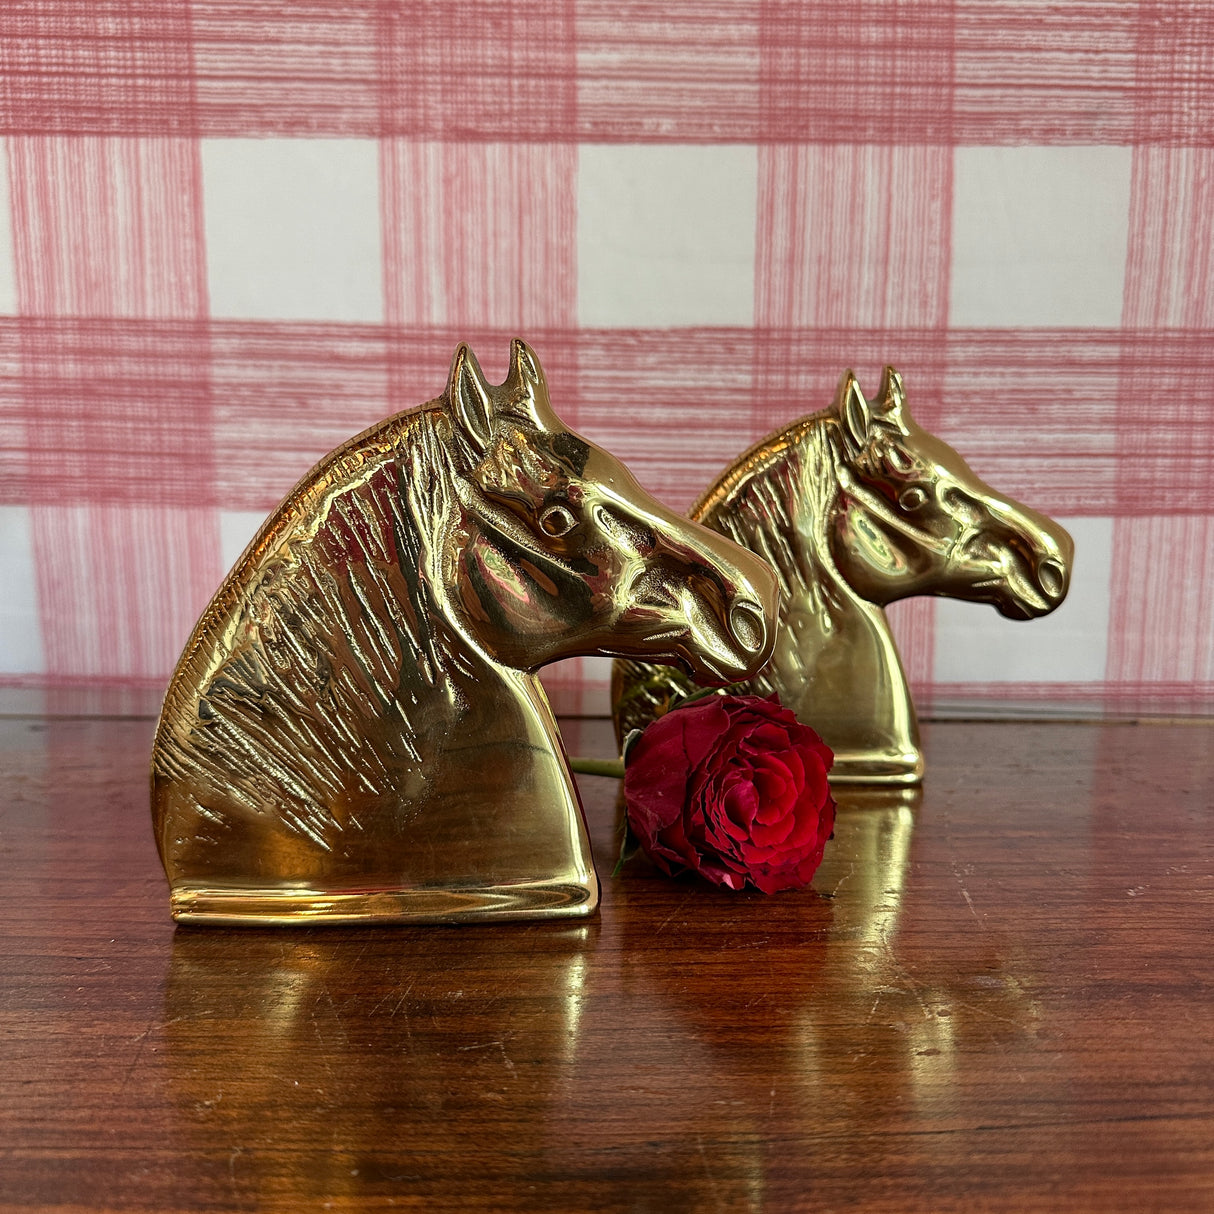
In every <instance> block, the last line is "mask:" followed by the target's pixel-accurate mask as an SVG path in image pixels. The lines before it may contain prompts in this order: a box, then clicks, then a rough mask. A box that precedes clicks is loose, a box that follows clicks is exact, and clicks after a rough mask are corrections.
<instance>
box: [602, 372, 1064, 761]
mask: <svg viewBox="0 0 1214 1214" xmlns="http://www.w3.org/2000/svg"><path fill="white" fill-rule="evenodd" d="M690 516H691V517H692V518H693V519H696V520H697V521H699V522H702V523H705V524H706V525H707V526H709V527H712V528H714V529H715V530H717V531H720V532H723V533H724V534H725V535H728V536H730V537H731V538H732V539H735V540H737V541H738V543H740V544H743V545H744V546H745V547H747V548H750V549H752V550H753V551H754V552H757V553H759V554H761V555H762V556H763V557H765V558H766V559H767V560H768V561H769V562H770V563H771V564H772V566H773V568H774V569H775V570H776V572H777V575H778V576H779V579H780V585H781V590H782V602H781V607H780V623H779V629H778V635H777V637H776V647H775V653H774V655H773V657H772V660H771V662H770V663H769V664H768V666H767V667H766V669H764V670H763V671H762V672H761V673H760V674H759V675H758V676H757V677H755V678H752V679H750V680H749V681H748V682H747V683H746V684H745V689H746V690H748V691H754V692H757V693H758V694H761V695H766V694H769V693H771V692H778V693H779V695H780V698H781V700H782V701H783V702H784V704H786V705H787V706H788V707H790V708H792V709H793V711H794V712H795V713H796V714H797V716H798V717H799V718H800V719H801V720H802V721H804V722H805V723H806V724H808V725H812V726H813V727H814V728H815V729H817V730H818V731H819V732H820V733H821V734H822V736H823V737H824V738H825V740H826V741H827V743H828V744H829V745H830V746H831V747H832V748H833V749H834V751H835V765H834V768H833V769H832V772H831V779H832V781H833V782H835V783H848V782H864V783H883V784H906V785H910V784H916V783H918V782H919V780H921V779H922V776H923V756H922V753H921V750H920V746H919V731H918V724H917V722H916V719H915V709H914V704H913V703H912V701H911V694H910V688H909V687H908V685H907V681H906V674H905V672H904V671H903V669H902V662H901V660H900V658H899V656H898V648H897V646H896V644H895V643H894V638H893V635H892V633H891V632H890V628H889V623H888V621H887V619H886V616H885V612H884V610H883V608H884V607H885V606H886V605H887V604H889V603H892V602H894V601H895V600H897V599H903V598H907V597H910V596H912V595H919V594H935V595H945V596H948V597H950V598H958V599H971V600H974V601H977V602H987V603H992V604H994V606H995V607H996V608H997V609H998V610H999V611H1000V613H1001V614H1003V615H1005V616H1009V617H1011V618H1012V619H1023V620H1027V619H1033V618H1035V617H1037V616H1041V615H1045V614H1047V613H1048V612H1050V611H1053V610H1054V608H1055V607H1057V606H1058V604H1059V603H1061V602H1062V600H1063V598H1064V597H1065V596H1066V592H1067V587H1068V585H1069V583H1070V571H1071V560H1072V556H1073V545H1072V542H1071V538H1070V536H1069V535H1068V534H1067V533H1066V532H1065V531H1064V530H1063V529H1062V528H1061V527H1059V526H1058V524H1057V523H1055V522H1053V521H1051V520H1050V519H1048V518H1046V517H1045V516H1044V515H1041V514H1038V513H1036V512H1035V511H1033V510H1030V509H1028V508H1027V507H1025V506H1022V505H1020V504H1019V503H1017V502H1014V501H1012V500H1011V499H1010V498H1007V497H1005V496H1003V495H1002V494H999V493H997V492H996V491H995V490H993V489H992V488H990V486H988V485H986V484H984V483H983V482H982V481H981V480H979V479H978V477H976V476H975V475H974V473H973V472H972V471H971V470H970V469H969V467H968V466H967V465H966V463H965V461H964V460H963V459H962V458H961V457H960V456H959V455H958V454H957V452H956V451H954V450H953V449H952V448H951V447H949V446H948V445H947V444H945V443H943V442H941V440H940V439H938V438H936V437H935V436H933V435H931V434H929V433H927V431H925V430H923V429H922V428H920V427H919V426H918V425H916V424H915V422H914V421H913V420H912V418H911V416H910V412H909V410H908V409H907V405H906V395H905V391H904V389H903V385H902V380H901V378H900V377H899V375H898V373H897V372H896V371H895V370H894V369H893V368H892V367H886V368H885V375H884V378H883V380H882V383H881V390H880V393H879V396H878V399H877V400H876V401H875V402H871V403H870V402H869V401H868V400H866V399H865V397H864V394H863V393H862V392H861V390H860V385H859V383H858V382H857V380H856V377H855V375H853V374H852V372H851V371H848V372H846V373H845V374H844V375H843V377H842V379H841V380H840V383H839V390H838V393H837V394H836V397H835V400H834V403H833V405H832V406H831V408H829V409H827V410H824V411H823V412H821V413H815V414H812V415H810V416H807V417H803V418H801V419H800V420H799V421H796V422H794V423H793V424H792V425H790V426H787V427H785V428H784V429H783V430H779V431H777V432H776V433H774V434H771V435H769V436H768V437H767V438H765V439H763V440H762V441H761V442H760V443H758V444H756V445H755V446H754V447H752V448H751V449H750V450H749V451H747V452H746V453H745V454H743V455H741V456H740V457H739V458H738V459H737V460H736V461H735V462H734V463H733V464H731V465H730V467H728V468H727V469H726V470H725V471H724V473H722V475H721V476H720V477H719V478H718V479H717V481H716V482H715V483H714V484H713V485H712V487H711V488H710V489H709V490H708V492H707V493H706V494H705V495H704V496H703V497H702V498H701V499H700V500H699V502H698V503H697V504H696V505H695V507H694V508H693V509H692V511H691V515H690ZM692 685H693V682H692V680H691V679H689V678H687V677H686V676H684V675H682V674H681V673H680V672H678V671H675V670H671V669H669V668H659V667H655V666H652V665H649V664H647V663H644V662H635V661H620V662H617V663H616V664H615V670H614V674H613V680H612V701H613V705H614V715H615V721H616V729H617V735H618V736H619V737H621V738H622V737H623V736H624V735H625V734H626V733H627V732H628V731H629V730H631V729H634V728H638V727H643V726H644V725H646V724H647V723H648V722H649V721H650V720H652V719H653V717H654V716H655V715H658V714H660V713H661V712H663V711H665V709H666V707H667V706H668V705H669V703H670V701H671V698H672V697H673V696H676V695H682V694H685V693H686V692H687V691H688V690H689V689H690V688H691V687H692Z"/></svg>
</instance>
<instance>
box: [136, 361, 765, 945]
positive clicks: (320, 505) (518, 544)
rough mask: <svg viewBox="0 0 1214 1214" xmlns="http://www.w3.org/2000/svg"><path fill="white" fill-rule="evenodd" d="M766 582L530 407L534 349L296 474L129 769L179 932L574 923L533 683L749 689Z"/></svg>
mask: <svg viewBox="0 0 1214 1214" xmlns="http://www.w3.org/2000/svg"><path fill="white" fill-rule="evenodd" d="M776 599H777V588H776V582H775V578H774V576H773V574H772V572H771V570H770V569H769V568H768V567H767V566H766V565H765V564H764V563H763V562H762V561H760V560H759V559H758V558H756V557H755V556H753V555H751V554H750V553H749V552H746V551H744V550H743V549H741V548H738V547H737V546H736V545H734V544H733V543H732V542H730V541H729V540H727V539H725V538H724V537H723V536H721V535H720V534H717V533H715V532H713V531H709V530H707V529H706V528H703V527H699V526H696V525H695V524H693V523H689V522H688V521H687V520H686V519H682V518H680V517H678V516H677V515H675V514H673V513H672V512H670V511H668V510H667V509H665V508H664V507H663V506H661V505H660V504H659V503H657V502H656V501H654V500H653V499H652V498H651V497H649V496H648V495H647V494H646V493H644V491H643V490H641V488H640V487H639V486H638V485H637V483H636V482H635V481H634V480H633V478H632V477H631V476H630V475H629V473H628V472H627V470H626V469H625V468H624V467H623V465H622V464H620V463H619V462H618V461H617V460H616V459H614V458H613V457H612V456H610V455H608V454H607V453H606V452H604V451H602V450H600V449H599V448H597V447H594V446H593V445H591V444H590V443H587V442H585V441H584V440H582V439H581V438H578V437H577V436H576V435H574V434H572V433H571V432H570V431H569V430H568V429H566V427H565V426H564V425H563V424H562V423H561V422H560V421H559V420H558V419H557V417H556V415H555V414H554V413H553V412H552V408H551V406H550V404H549V400H548V391H547V387H546V384H545V380H544V377H543V373H542V372H541V370H540V367H539V363H538V361H537V360H536V358H535V356H534V354H533V353H532V352H531V351H530V350H529V349H528V347H527V346H526V345H524V344H523V343H522V342H519V341H516V342H515V343H514V344H513V347H512V350H511V363H510V370H509V374H508V375H507V377H506V380H505V382H504V383H503V384H502V385H500V386H496V387H495V386H491V385H489V384H488V383H486V381H485V379H484V377H483V376H482V374H481V371H480V368H479V366H478V365H477V363H476V360H475V358H474V357H473V355H472V354H471V352H470V351H469V350H468V349H467V347H465V346H460V348H459V349H458V350H457V351H456V354H455V358H454V360H453V363H452V368H451V376H450V380H449V383H448V386H447V390H446V392H445V394H444V395H443V397H441V398H440V399H438V400H436V401H432V402H431V403H430V404H428V405H425V406H422V407H421V408H418V409H415V410H413V411H411V412H407V413H401V414H398V415H396V416H395V417H391V418H389V419H388V420H386V421H384V422H382V423H380V424H378V425H376V426H374V427H372V428H371V429H369V430H367V431H366V432H364V433H363V434H361V435H358V436H357V437H356V438H353V439H351V440H350V441H349V442H347V443H346V444H344V445H343V446H342V447H339V448H338V449H337V450H336V451H334V452H333V453H332V454H330V455H329V456H327V457H326V458H325V459H324V460H322V461H321V462H320V463H319V464H318V465H317V466H316V467H315V468H314V469H313V470H312V471H311V472H310V473H309V474H308V475H307V476H306V477H305V478H304V479H303V480H302V481H301V482H300V483H299V484H298V485H297V486H296V487H295V488H294V489H293V490H292V491H291V493H290V494H289V495H288V496H287V498H286V500H285V501H284V502H283V504H282V505H281V506H280V507H279V508H278V509H277V510H276V511H275V512H274V513H273V514H272V515H271V517H270V518H269V520H268V521H267V522H266V523H265V525H264V526H263V527H262V528H261V530H260V531H259V532H258V534H257V536H256V537H255V538H254V540H253V541H252V543H251V544H250V545H249V547H248V548H247V549H246V551H245V553H244V555H243V556H241V558H240V560H239V561H238V562H237V563H236V566H235V568H234V569H233V570H232V572H231V573H230V574H229V575H228V577H227V578H226V580H225V581H224V583H223V584H222V586H221V587H220V588H219V590H218V592H217V593H216V595H215V597H214V599H213V600H212V601H211V604H210V605H209V606H208V607H207V609H206V611H205V612H204V613H203V616H202V618H201V620H200V621H199V623H198V625H197V627H196V628H195V630H194V633H193V635H192V636H191V638H190V640H189V643H188V644H187V645H186V648H185V652H184V653H183V655H182V657H181V660H180V662H179V664H178V667H177V670H176V672H175V673H174V675H173V679H172V682H171V684H170V686H169V689H168V693H167V695H166V698H165V702H164V708H163V711H162V713H161V717H160V723H159V728H158V730H157V734H156V741H155V745H154V749H153V753H152V816H153V823H154V827H155V833H156V841H157V845H158V847H159V849H160V855H161V859H162V861H163V863H164V866H165V871H166V873H167V874H168V878H169V883H170V886H171V890H172V911H173V914H174V916H175V917H176V918H177V919H178V920H180V921H183V922H213V923H298V922H301V921H330V922H357V921H371V922H375V921H416V922H434V921H441V922H452V921H465V920H479V919H491V918H548V917H559V916H579V915H587V914H589V913H590V912H591V911H593V909H594V907H595V905H596V904H597V899H598V883H597V880H596V878H595V873H594V867H593V863H592V860H591V855H590V849H589V844H588V842H587V836H586V830H585V826H584V823H583V819H582V813H581V809H580V805H579V802H578V798H577V792H576V788H575V786H574V783H573V780H572V777H571V776H570V773H569V769H568V766H567V763H566V759H565V755H564V751H563V749H562V745H561V740H560V736H559V733H558V731H557V727H556V723H555V721H554V719H553V716H552V713H551V711H550V709H549V707H548V703H547V700H546V698H545V696H544V692H543V690H542V688H541V686H540V683H539V681H538V679H537V677H536V674H535V671H536V669H537V668H538V667H540V666H542V665H544V664H545V663H548V662H552V661H555V660H557V659H559V658H564V657H569V656H572V655H575V654H590V653H602V654H609V655H617V656H631V657H646V658H650V659H653V660H661V659H663V658H665V659H668V660H678V661H681V662H683V663H685V664H686V665H687V666H688V668H689V669H691V670H693V671H694V672H695V673H696V675H697V677H699V678H701V679H704V680H706V681H708V682H710V683H712V682H715V683H728V682H730V681H732V680H734V679H737V678H742V677H748V676H750V675H753V674H754V673H755V672H756V671H758V670H759V669H760V668H761V666H762V665H763V663H764V662H765V661H766V660H767V658H768V656H769V654H770V653H771V650H772V645H773V642H774V621H775V613H776Z"/></svg>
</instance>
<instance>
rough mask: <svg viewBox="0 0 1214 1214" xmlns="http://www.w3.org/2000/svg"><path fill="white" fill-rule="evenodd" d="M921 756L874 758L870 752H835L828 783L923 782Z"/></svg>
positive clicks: (913, 783) (904, 784)
mask: <svg viewBox="0 0 1214 1214" xmlns="http://www.w3.org/2000/svg"><path fill="white" fill-rule="evenodd" d="M923 766H924V765H923V755H922V754H920V753H919V751H913V752H911V753H909V754H903V755H876V754H873V753H872V752H871V751H863V750H861V751H848V750H836V751H835V763H834V766H833V767H832V768H831V769H830V782H831V783H832V784H885V785H892V786H894V787H908V786H911V785H915V784H921V783H922V782H923Z"/></svg>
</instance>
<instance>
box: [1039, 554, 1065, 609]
mask: <svg viewBox="0 0 1214 1214" xmlns="http://www.w3.org/2000/svg"><path fill="white" fill-rule="evenodd" d="M1037 583H1038V585H1039V586H1040V587H1041V589H1042V590H1043V591H1045V593H1046V596H1047V597H1048V598H1051V599H1060V598H1061V597H1062V592H1063V590H1064V589H1065V587H1066V569H1065V568H1063V565H1062V562H1061V561H1059V560H1055V559H1054V558H1053V557H1052V556H1047V557H1046V558H1045V560H1043V561H1042V562H1041V564H1039V565H1038V566H1037Z"/></svg>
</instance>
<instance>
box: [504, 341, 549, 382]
mask: <svg viewBox="0 0 1214 1214" xmlns="http://www.w3.org/2000/svg"><path fill="white" fill-rule="evenodd" d="M507 383H513V384H517V385H518V386H519V387H520V388H523V389H524V390H525V391H526V392H527V394H528V395H529V396H534V395H535V394H536V392H537V391H542V390H543V389H544V387H545V384H544V372H543V370H542V369H541V367H540V360H539V359H538V358H536V356H535V351H534V350H533V349H532V348H531V347H530V346H529V345H528V344H527V343H526V342H525V341H523V339H522V338H521V337H516V338H515V339H514V340H513V341H512V342H511V343H510V378H509V380H507Z"/></svg>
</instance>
